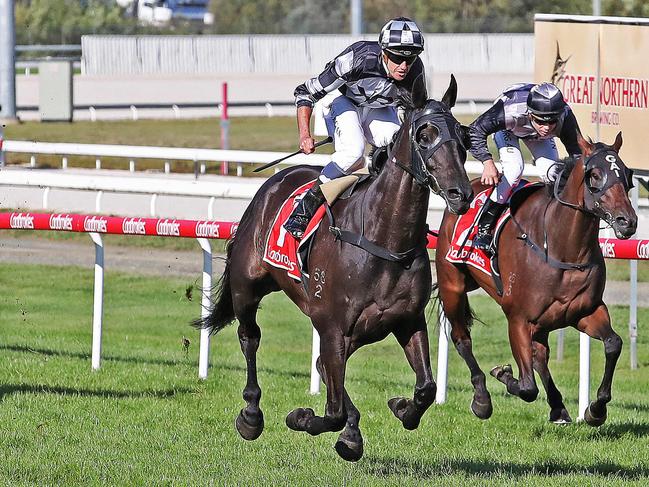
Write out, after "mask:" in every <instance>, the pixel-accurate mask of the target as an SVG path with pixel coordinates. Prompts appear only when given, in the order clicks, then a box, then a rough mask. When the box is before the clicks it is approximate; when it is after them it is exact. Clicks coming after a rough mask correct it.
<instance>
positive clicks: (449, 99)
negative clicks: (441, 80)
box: [442, 74, 457, 109]
mask: <svg viewBox="0 0 649 487" xmlns="http://www.w3.org/2000/svg"><path fill="white" fill-rule="evenodd" d="M456 100H457V81H455V76H453V75H452V74H451V82H450V83H449V85H448V89H447V90H446V93H444V96H443V97H442V103H443V104H444V105H446V106H447V107H448V108H449V109H450V108H453V107H454V106H455V101H456Z"/></svg>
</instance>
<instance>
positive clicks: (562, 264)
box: [435, 134, 637, 426]
mask: <svg viewBox="0 0 649 487" xmlns="http://www.w3.org/2000/svg"><path fill="white" fill-rule="evenodd" d="M578 141H579V146H580V148H581V151H582V154H583V155H582V157H581V158H580V159H579V160H578V161H576V164H575V166H574V169H572V171H571V172H570V175H569V176H568V178H567V181H566V184H565V187H564V189H563V191H562V193H561V195H559V190H558V187H559V185H558V183H557V184H556V185H555V188H554V194H550V193H551V191H543V190H537V191H536V192H533V193H532V194H531V195H530V196H529V197H528V198H527V199H525V200H524V201H523V202H522V203H521V204H520V205H516V204H513V205H512V212H513V214H514V216H513V218H512V219H510V220H509V221H508V222H507V223H506V225H505V227H504V228H503V230H502V233H501V236H500V239H499V241H498V249H497V250H498V258H499V267H500V275H501V276H502V281H503V283H504V286H503V287H504V290H503V294H502V296H499V295H498V292H497V290H496V286H495V284H494V281H493V280H492V279H491V278H490V277H489V276H487V275H486V274H484V273H483V272H481V271H479V270H476V269H474V268H473V267H471V266H468V265H463V264H462V265H458V266H456V265H454V264H451V263H450V262H448V261H446V260H445V255H446V252H447V250H448V247H449V242H450V239H451V234H452V231H453V227H454V225H455V222H456V220H457V217H456V216H454V215H451V214H450V213H448V212H446V213H445V215H444V218H443V220H442V225H441V229H440V234H439V240H438V247H437V255H436V259H435V263H436V267H437V279H438V288H439V297H440V299H441V301H442V305H443V309H444V312H445V314H446V316H447V317H448V319H449V321H450V323H451V326H452V331H451V338H452V340H453V343H454V344H455V348H456V349H457V351H458V353H459V354H460V355H461V356H462V358H463V359H464V360H465V362H466V363H467V365H468V367H469V370H470V372H471V382H472V384H473V387H474V396H473V401H472V403H471V409H472V411H473V412H474V414H475V415H476V416H478V417H479V418H481V419H487V418H488V417H489V416H491V413H492V405H491V397H490V395H489V392H488V391H487V386H486V383H485V374H484V373H483V372H482V370H481V369H480V367H479V366H478V363H477V361H476V359H475V357H474V355H473V352H472V343H471V334H470V328H471V322H472V313H471V309H470V307H469V301H468V298H467V292H469V291H472V290H474V289H477V288H478V287H481V288H483V289H484V290H486V291H487V293H489V295H491V297H493V298H494V299H495V300H496V301H497V302H498V304H500V306H501V307H502V309H503V311H504V312H505V315H506V316H507V321H508V323H509V342H510V345H511V350H512V354H513V356H514V359H515V360H516V363H517V365H518V369H519V378H518V379H516V378H514V376H513V373H512V369H511V366H509V365H505V366H499V367H495V368H494V369H493V370H492V371H491V374H492V375H493V376H494V377H496V378H497V379H498V380H499V381H500V382H502V383H504V384H505V385H506V386H507V391H508V392H510V393H511V394H514V395H517V396H519V397H520V398H521V399H523V400H524V401H528V402H531V401H533V400H534V399H536V397H537V394H538V388H537V386H536V382H535V380H534V370H536V372H537V373H538V374H539V376H540V378H541V381H542V383H543V386H544V387H545V389H546V392H547V400H548V404H549V405H550V408H551V411H550V420H551V421H554V422H558V423H561V422H570V421H571V419H570V415H569V414H568V411H567V410H566V407H565V405H564V403H563V398H562V396H561V393H560V392H559V390H558V389H557V387H556V386H555V384H554V382H553V380H552V377H551V375H550V371H549V369H548V359H549V347H548V334H549V333H550V332H551V331H552V330H556V329H559V328H564V327H566V326H568V325H570V326H574V327H575V328H577V329H578V330H579V331H581V332H584V333H586V334H588V335H589V336H591V337H592V338H597V339H599V340H601V341H602V342H603V343H604V351H605V355H606V366H605V371H604V377H603V379H602V383H601V385H600V387H599V389H598V391H597V399H595V400H594V401H593V402H591V403H590V405H589V407H588V409H587V410H586V412H585V418H584V419H585V420H586V422H587V423H588V424H590V425H592V426H599V425H601V424H603V423H604V421H605V420H606V404H607V403H608V402H609V401H610V400H611V383H612V380H613V372H614V370H615V365H616V362H617V359H618V357H619V355H620V351H621V348H622V340H621V338H620V337H619V336H618V335H617V334H616V333H615V332H614V331H613V329H612V328H611V319H610V317H609V313H608V309H607V307H606V305H605V304H604V302H603V301H602V294H603V292H604V284H605V280H606V272H605V271H606V269H605V265H604V259H603V257H602V252H601V250H600V247H599V243H598V231H599V221H600V219H602V220H604V221H605V222H607V223H608V224H609V225H611V227H612V228H613V229H614V230H615V233H616V235H617V236H618V238H629V237H630V236H631V235H633V233H634V232H635V230H636V226H637V216H636V214H635V212H634V210H633V207H632V205H631V202H630V201H629V198H628V194H627V193H628V191H629V189H630V188H631V186H632V173H631V171H630V170H629V169H627V168H626V166H625V165H624V163H623V162H622V160H621V159H620V158H619V155H618V151H619V150H620V147H621V145H622V136H621V134H618V136H617V138H616V139H615V143H614V144H613V145H612V146H608V145H605V144H602V143H596V144H592V143H591V142H588V141H586V140H584V139H583V138H582V137H581V135H579V136H578ZM482 189H484V188H483V187H481V186H480V184H479V182H475V183H474V190H476V191H478V190H482ZM548 189H552V188H548Z"/></svg>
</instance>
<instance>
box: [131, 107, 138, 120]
mask: <svg viewBox="0 0 649 487" xmlns="http://www.w3.org/2000/svg"><path fill="white" fill-rule="evenodd" d="M131 118H132V119H133V121H137V108H136V107H135V105H131Z"/></svg>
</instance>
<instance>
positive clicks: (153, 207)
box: [149, 194, 158, 216]
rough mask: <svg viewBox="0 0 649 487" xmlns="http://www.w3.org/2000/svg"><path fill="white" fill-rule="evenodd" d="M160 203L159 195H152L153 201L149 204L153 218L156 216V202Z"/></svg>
mask: <svg viewBox="0 0 649 487" xmlns="http://www.w3.org/2000/svg"><path fill="white" fill-rule="evenodd" d="M157 201H158V195H157V194H152V195H151V201H150V202H149V214H150V215H151V216H155V213H156V211H155V210H156V208H155V207H156V202H157Z"/></svg>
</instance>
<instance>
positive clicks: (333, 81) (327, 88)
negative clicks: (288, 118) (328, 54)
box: [294, 50, 354, 107]
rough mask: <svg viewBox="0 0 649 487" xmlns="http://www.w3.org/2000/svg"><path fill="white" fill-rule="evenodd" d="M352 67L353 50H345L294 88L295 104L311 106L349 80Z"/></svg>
mask: <svg viewBox="0 0 649 487" xmlns="http://www.w3.org/2000/svg"><path fill="white" fill-rule="evenodd" d="M353 67H354V51H353V50H345V51H343V53H342V54H340V56H338V57H337V58H336V59H334V60H333V61H332V62H330V63H328V64H327V65H326V66H325V69H324V71H323V72H322V73H320V75H318V76H316V77H315V78H311V79H308V80H307V81H305V82H304V83H302V84H301V85H300V86H298V87H297V88H295V92H294V95H295V105H296V106H298V107H301V106H309V107H312V106H313V104H314V103H316V102H317V101H318V100H320V99H322V98H324V96H325V95H326V94H327V93H331V92H332V91H334V90H335V89H338V88H340V87H341V86H342V85H344V84H345V82H346V81H349V77H350V75H351V73H352V71H353Z"/></svg>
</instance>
